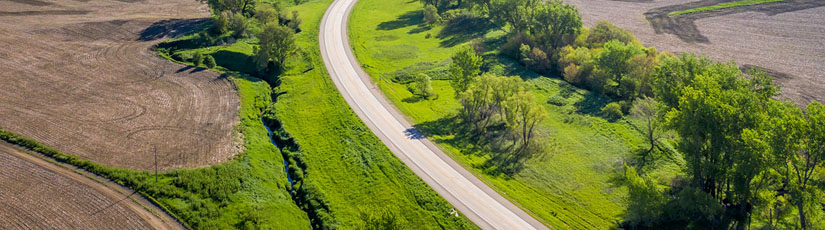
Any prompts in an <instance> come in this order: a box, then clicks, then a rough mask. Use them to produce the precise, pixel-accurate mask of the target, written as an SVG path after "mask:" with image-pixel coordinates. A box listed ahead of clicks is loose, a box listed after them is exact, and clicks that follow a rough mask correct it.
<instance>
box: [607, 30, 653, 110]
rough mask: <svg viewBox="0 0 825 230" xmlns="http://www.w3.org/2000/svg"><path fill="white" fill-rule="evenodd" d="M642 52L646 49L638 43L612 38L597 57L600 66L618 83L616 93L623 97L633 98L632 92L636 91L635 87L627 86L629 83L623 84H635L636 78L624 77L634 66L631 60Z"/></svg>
mask: <svg viewBox="0 0 825 230" xmlns="http://www.w3.org/2000/svg"><path fill="white" fill-rule="evenodd" d="M641 54H644V51H642V49H641V48H640V47H638V46H636V45H633V44H625V43H622V42H620V41H616V40H612V41H608V42H607V43H605V44H604V49H602V52H601V53H600V55H599V57H598V59H597V63H598V68H599V69H600V70H602V71H604V72H605V73H606V74H607V75H608V76H610V80H612V81H613V82H614V83H616V85H617V87H616V88H617V89H616V90H615V93H616V94H617V95H618V96H619V97H621V98H632V96H633V95H632V94H633V93H634V92H635V87H630V88H627V87H628V84H624V85H623V84H622V83H629V84H635V81H634V79H630V78H628V79H626V80H624V81H623V80H622V78H623V77H625V76H627V75H628V74H629V73H630V71H631V70H632V68H633V66H631V65H630V62H629V60H630V59H631V58H633V57H634V56H636V55H641ZM627 77H630V76H627ZM622 87H625V88H622ZM622 89H624V90H622Z"/></svg>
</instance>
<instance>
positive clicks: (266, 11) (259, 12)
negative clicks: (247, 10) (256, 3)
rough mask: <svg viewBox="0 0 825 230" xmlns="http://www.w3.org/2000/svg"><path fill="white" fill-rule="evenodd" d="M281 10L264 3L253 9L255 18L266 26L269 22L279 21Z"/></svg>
mask: <svg viewBox="0 0 825 230" xmlns="http://www.w3.org/2000/svg"><path fill="white" fill-rule="evenodd" d="M280 15H281V12H280V10H278V9H277V8H275V7H274V6H273V5H271V4H264V5H262V6H261V7H258V8H256V9H255V20H257V21H258V23H260V24H262V25H264V26H266V25H267V24H269V23H270V22H275V23H279V19H280V17H281V16H280Z"/></svg>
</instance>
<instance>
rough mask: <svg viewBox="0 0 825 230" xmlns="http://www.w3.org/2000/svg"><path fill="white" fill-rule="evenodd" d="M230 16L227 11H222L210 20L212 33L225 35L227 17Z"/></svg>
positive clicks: (227, 22)
mask: <svg viewBox="0 0 825 230" xmlns="http://www.w3.org/2000/svg"><path fill="white" fill-rule="evenodd" d="M231 15H232V13H230V12H229V11H223V12H220V13H219V14H217V15H216V16H215V17H213V18H212V32H213V33H215V34H218V35H221V34H223V33H226V31H227V30H229V17H230V16H231Z"/></svg>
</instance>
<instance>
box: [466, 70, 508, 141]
mask: <svg viewBox="0 0 825 230" xmlns="http://www.w3.org/2000/svg"><path fill="white" fill-rule="evenodd" d="M497 81H499V79H498V78H497V76H494V75H491V74H485V75H481V76H480V77H478V78H475V79H473V80H472V81H471V82H469V84H468V85H467V86H465V87H466V90H464V91H463V92H461V93H460V94H459V95H458V96H459V101H460V103H461V105H462V107H463V110H462V115H463V117H464V122H465V123H466V124H468V125H471V126H472V127H473V130H472V131H473V133H475V134H476V136H483V135H484V134H485V133H486V131H487V126H488V125H489V124H490V123H491V121H492V117H493V115H495V114H496V113H497V112H498V111H496V108H497V107H496V100H495V96H494V91H495V87H496V86H497V85H498V84H497Z"/></svg>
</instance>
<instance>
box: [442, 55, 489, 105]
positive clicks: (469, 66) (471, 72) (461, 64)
mask: <svg viewBox="0 0 825 230" xmlns="http://www.w3.org/2000/svg"><path fill="white" fill-rule="evenodd" d="M452 60H453V62H452V63H450V76H451V77H452V80H451V83H452V84H453V88H455V90H456V95H458V93H459V92H464V90H466V89H467V85H469V84H470V82H472V81H473V79H474V78H475V77H476V76H478V74H479V73H480V72H481V64H482V63H483V61H484V60H482V58H481V57H480V56H478V55H476V51H475V50H473V48H471V47H467V48H463V49H461V50H459V51H458V52H456V53H455V54H453V56H452Z"/></svg>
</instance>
